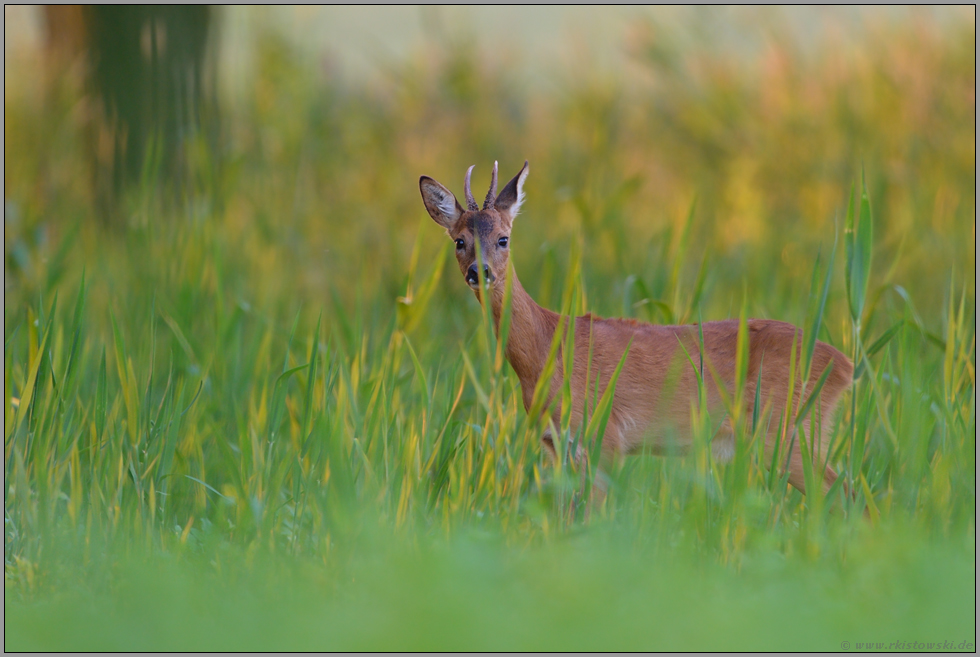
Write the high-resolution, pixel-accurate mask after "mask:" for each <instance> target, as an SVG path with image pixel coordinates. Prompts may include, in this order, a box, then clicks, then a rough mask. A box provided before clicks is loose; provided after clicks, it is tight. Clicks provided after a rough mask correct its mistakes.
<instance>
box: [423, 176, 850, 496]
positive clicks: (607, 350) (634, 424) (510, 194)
mask: <svg viewBox="0 0 980 657" xmlns="http://www.w3.org/2000/svg"><path fill="white" fill-rule="evenodd" d="M526 174H527V164H526V163H525V165H524V169H522V170H521V173H520V174H518V175H517V176H515V177H514V179H513V180H511V181H510V183H508V184H507V186H506V187H505V188H504V190H503V191H502V192H501V193H500V195H499V196H498V197H497V199H496V203H494V204H489V205H490V206H491V207H490V208H489V209H484V210H478V211H464V210H463V209H462V208H461V207H460V206H459V203H458V202H456V201H455V197H454V196H453V195H452V193H451V192H449V190H447V189H446V188H445V187H443V186H442V185H440V184H439V183H437V182H435V181H434V180H432V179H431V178H427V177H423V178H422V179H421V180H420V187H421V190H422V197H423V201H424V202H425V205H426V208H427V209H428V210H429V214H430V215H432V217H433V219H435V220H436V222H437V223H439V224H440V225H443V226H444V227H445V228H446V230H447V232H448V233H449V236H450V237H451V238H452V239H453V240H457V239H462V240H463V241H464V242H465V244H466V246H465V248H464V249H458V250H457V252H456V257H457V260H458V262H459V266H460V271H462V272H463V274H464V276H465V275H466V272H467V270H468V269H469V267H470V265H471V264H473V263H474V262H475V259H476V250H475V239H474V236H475V235H479V238H480V248H481V255H482V258H483V262H484V263H485V264H487V266H488V267H489V270H490V277H489V278H490V279H491V283H490V285H489V291H490V294H491V306H492V308H493V313H494V320H495V322H497V323H498V324H499V321H500V314H501V306H502V304H503V296H504V282H505V278H506V275H507V271H508V268H507V263H508V259H509V248H500V247H499V245H498V243H497V240H498V239H499V238H500V237H509V236H510V231H511V227H512V225H513V219H514V214H515V212H513V211H512V210H513V209H516V208H515V204H517V205H519V202H518V199H520V198H521V184H522V183H523V177H524V176H526ZM446 195H448V196H446ZM450 198H451V199H452V203H455V208H456V210H455V211H452V212H448V213H447V212H444V210H448V209H450V208H452V207H453V206H452V203H450V202H449V199H450ZM513 276H514V280H513V285H512V289H513V292H512V302H511V327H510V332H509V336H508V340H507V345H506V356H507V360H508V361H509V362H510V364H511V366H512V367H513V368H514V372H515V373H516V374H517V376H518V378H519V379H520V381H521V389H522V395H523V401H524V408H525V409H526V410H530V407H531V401H532V399H531V397H532V395H533V394H534V389H535V387H536V385H537V382H538V379H539V378H540V376H541V372H542V370H543V368H544V365H545V361H546V359H547V355H548V349H549V347H550V345H551V340H552V336H553V335H554V331H555V329H556V327H557V326H558V324H559V319H560V318H559V315H558V314H557V313H554V312H552V311H550V310H547V309H545V308H542V307H541V306H539V305H538V304H537V303H535V302H534V300H533V299H532V298H531V297H530V295H528V293H527V292H526V291H525V290H524V288H523V286H522V285H521V283H520V281H519V280H518V279H517V275H516V273H514V274H513ZM471 287H474V286H473V285H471ZM474 292H475V293H476V295H477V297H479V296H480V294H481V289H480V288H479V287H478V286H477V287H474ZM747 329H748V338H749V350H748V354H749V362H748V368H747V369H748V371H747V376H746V379H745V390H744V393H743V400H745V401H744V404H745V407H744V411H745V413H746V417H751V415H752V412H753V405H754V400H755V392H756V385H757V382H758V381H760V377H759V370H760V367H761V369H762V373H761V384H762V390H761V392H760V401H761V405H762V409H760V417H761V421H762V422H764V423H766V426H767V427H768V428H767V431H766V432H765V457H766V463H767V465H768V463H769V462H770V461H771V458H772V453H773V450H774V449H775V447H776V445H777V444H778V443H779V441H780V440H783V441H784V442H783V445H782V446H781V448H780V454H781V457H780V470H782V468H783V466H784V464H786V463H787V461H786V454H787V453H788V450H789V449H790V446H791V445H792V452H791V454H790V456H789V459H788V465H789V482H790V483H791V484H792V485H793V486H795V487H796V488H797V489H799V490H800V491H801V492H803V491H804V488H805V487H804V479H803V460H802V456H801V451H800V448H799V446H798V440H799V439H801V438H802V439H806V440H807V444H808V445H813V458H814V462H815V464H817V467H820V464H822V463H824V462H825V461H826V449H827V444H826V442H827V441H826V440H825V436H823V435H818V436H813V435H811V431H810V420H809V418H808V419H806V420H805V421H804V422H803V423H802V427H803V436H801V437H794V436H793V434H792V432H785V433H784V432H782V431H781V426H780V425H781V423H780V417H781V415H782V414H783V413H784V412H785V410H786V397H787V393H788V391H789V368H790V355H791V351H792V348H793V347H792V345H793V343H794V339H795V341H796V345H797V354H796V362H797V368H799V362H800V356H801V351H802V341H803V334H802V331H801V330H800V329H798V328H796V327H795V326H793V325H791V324H787V323H785V322H778V321H772V320H762V319H750V320H748V321H747ZM702 330H703V334H704V360H705V363H704V368H703V369H704V377H705V391H706V396H707V405H708V409H709V411H710V412H711V415H712V417H721V415H722V414H721V411H722V410H723V408H724V405H723V401H722V395H721V393H720V391H719V384H720V387H721V388H723V389H724V390H725V392H726V393H727V395H728V396H729V398H731V397H732V395H733V393H734V382H735V358H736V344H737V337H738V321H737V320H722V321H715V322H706V323H705V324H704V325H703V329H702ZM631 341H632V344H631V346H630V351H629V355H628V356H627V358H626V362H625V365H624V367H623V370H622V373H621V374H620V378H619V381H618V382H617V385H616V389H615V394H614V396H613V405H612V411H611V415H610V417H609V422H608V424H607V425H606V431H605V435H604V436H603V443H602V451H603V459H604V461H608V460H610V459H611V458H613V457H615V456H616V455H625V454H630V453H635V452H638V451H640V450H643V449H647V450H650V451H652V452H654V453H660V454H666V453H684V452H686V451H687V450H688V449H689V448H690V446H691V442H692V435H691V408H692V405H697V403H698V387H697V378H696V375H695V372H694V370H693V368H692V367H691V364H690V362H688V360H687V359H688V356H686V355H685V354H684V350H682V349H681V348H680V345H681V344H683V345H684V348H685V349H686V350H687V354H688V355H689V356H690V358H691V359H693V360H694V363H695V364H696V365H699V361H700V358H701V355H700V349H699V345H700V339H699V331H698V326H697V325H696V324H688V325H684V326H657V325H653V324H647V323H643V322H638V321H637V320H634V319H603V318H600V317H596V316H593V315H584V316H582V317H576V318H575V350H574V354H575V358H574V365H573V368H572V376H571V388H572V414H571V428H572V431H573V432H576V431H578V429H579V427H580V426H581V423H582V421H583V418H584V416H585V410H586V401H587V399H588V400H589V401H588V403H589V404H590V405H591V403H592V400H593V399H597V398H598V397H601V396H602V393H603V391H604V390H605V389H606V387H607V386H608V384H609V380H610V378H611V376H612V374H613V372H614V370H615V368H616V366H617V365H618V364H619V361H620V360H621V358H622V356H623V353H624V351H625V350H626V348H627V345H630V343H631ZM590 346H591V351H592V363H591V368H590V366H589V363H588V357H589V353H590ZM828 366H832V369H831V371H830V373H829V375H828V377H827V380H826V382H825V384H824V386H823V389H822V390H821V394H820V399H819V400H818V402H819V403H818V404H815V413H819V417H821V418H823V419H822V425H823V427H824V428H825V429H826V428H828V427H829V426H830V425H831V423H832V422H831V421H832V418H833V413H834V411H835V410H836V407H837V403H838V401H839V399H840V396H841V393H842V392H843V391H844V390H845V389H846V388H847V387H848V385H849V384H850V382H851V378H852V375H853V371H854V368H853V366H852V364H851V362H850V361H849V360H848V359H847V357H846V356H844V354H842V353H841V352H840V351H838V350H837V349H835V348H834V347H831V346H830V345H828V344H825V343H823V342H819V341H818V342H817V343H816V348H815V350H814V354H813V363H812V366H811V372H810V378H809V380H808V382H807V385H806V390H808V391H809V390H812V389H813V387H814V386H815V385H816V383H817V381H818V380H819V378H820V377H821V375H822V374H823V372H824V370H825V368H827V367H828ZM587 370H590V378H591V379H592V382H591V385H590V384H589V383H588V382H587V381H586V371H587ZM712 370H713V374H712ZM716 377H717V381H716ZM797 377H798V380H797V382H796V384H795V385H794V387H793V399H792V404H791V406H790V408H791V413H792V414H793V416H794V417H795V414H796V413H797V412H798V410H799V409H800V408H801V403H800V402H801V400H800V387H801V386H800V382H799V375H797ZM562 379H563V372H562V360H561V359H560V358H559V360H558V365H557V368H556V371H555V373H554V375H553V377H552V380H551V386H550V393H551V395H552V397H553V398H557V397H558V395H559V390H560V387H561V382H562ZM596 380H598V396H596ZM803 401H804V402H805V401H806V400H805V399H804V400H803ZM765 409H768V412H767V413H766V415H763V410H765ZM590 410H591V408H590ZM552 412H553V420H554V423H555V425H556V426H557V425H558V423H559V418H560V414H561V409H560V408H554V410H553V411H552ZM814 417H816V415H814ZM823 433H824V432H821V434H823ZM550 439H551V437H550V436H546V437H545V440H546V441H547V440H550ZM733 441H734V433H733V430H732V427H731V424H730V423H729V422H727V421H726V422H725V423H724V424H723V425H722V427H721V429H719V433H718V435H716V436H715V438H714V440H713V445H714V446H715V448H716V453H724V452H726V451H728V452H729V453H731V452H734V443H733ZM549 447H550V445H549ZM822 478H823V488H824V491H825V492H826V490H827V489H829V488H830V486H831V485H832V484H833V483H834V481H835V480H836V479H837V474H836V473H835V472H834V471H833V469H831V468H830V467H829V466H827V467H826V468H825V470H824V472H823V477H822Z"/></svg>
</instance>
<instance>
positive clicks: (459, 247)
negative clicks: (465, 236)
mask: <svg viewBox="0 0 980 657" xmlns="http://www.w3.org/2000/svg"><path fill="white" fill-rule="evenodd" d="M465 248H466V242H464V241H463V240H462V239H458V240H456V250H457V251H462V250H463V249H465Z"/></svg>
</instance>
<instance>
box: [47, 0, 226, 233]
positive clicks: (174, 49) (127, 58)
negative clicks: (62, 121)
mask: <svg viewBox="0 0 980 657" xmlns="http://www.w3.org/2000/svg"><path fill="white" fill-rule="evenodd" d="M44 14H45V18H46V23H47V27H48V50H49V53H51V54H52V55H53V56H54V57H53V58H57V59H62V60H64V58H65V57H68V58H71V59H75V58H77V57H83V58H84V59H85V64H86V65H85V71H86V74H85V76H86V83H85V84H86V88H87V90H88V93H90V94H91V96H92V97H93V99H94V100H95V101H96V103H95V105H96V106H97V108H98V109H97V111H96V112H95V117H94V119H93V120H94V122H95V123H96V125H94V126H92V135H91V138H90V139H89V140H88V141H89V144H90V150H91V153H90V154H91V161H92V165H93V185H94V188H95V189H94V197H95V199H96V203H97V205H98V207H99V210H100V214H102V216H103V217H104V218H105V219H106V220H108V221H119V220H120V210H122V209H123V208H121V207H120V201H121V200H122V199H124V198H125V196H126V195H127V194H129V193H131V192H136V193H139V194H141V195H142V199H143V200H146V198H147V196H150V197H153V198H154V199H155V200H157V201H159V202H161V203H163V204H164V205H173V204H175V203H180V202H182V201H186V200H188V199H189V198H191V197H194V196H196V195H198V194H199V193H202V192H211V191H213V184H209V183H213V176H214V173H215V171H214V167H215V166H216V157H215V155H216V153H217V148H216V145H217V132H218V122H217V115H216V111H215V93H214V89H215V83H216V80H215V73H216V70H215V66H214V65H213V59H214V58H213V57H211V58H209V57H208V56H207V53H208V50H207V44H208V38H209V34H210V31H211V29H212V23H213V21H212V10H211V8H210V7H207V6H193V5H180V6H160V5H96V6H88V5H85V6H78V5H67V6H64V5H63V6H51V5H49V6H46V7H45V12H44Z"/></svg>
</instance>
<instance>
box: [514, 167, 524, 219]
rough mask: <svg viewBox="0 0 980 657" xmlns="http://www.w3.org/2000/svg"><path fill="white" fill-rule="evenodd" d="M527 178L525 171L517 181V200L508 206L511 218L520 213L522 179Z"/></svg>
mask: <svg viewBox="0 0 980 657" xmlns="http://www.w3.org/2000/svg"><path fill="white" fill-rule="evenodd" d="M525 178H527V169H524V171H522V172H521V176H520V178H518V179H517V200H516V201H514V204H513V205H512V206H510V216H511V218H513V217H516V216H517V213H518V212H520V211H521V205H522V204H523V203H524V179H525Z"/></svg>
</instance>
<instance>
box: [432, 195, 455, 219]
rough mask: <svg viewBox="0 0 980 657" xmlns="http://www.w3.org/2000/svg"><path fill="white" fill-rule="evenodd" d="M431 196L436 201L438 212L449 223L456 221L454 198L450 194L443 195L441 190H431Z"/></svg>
mask: <svg viewBox="0 0 980 657" xmlns="http://www.w3.org/2000/svg"><path fill="white" fill-rule="evenodd" d="M433 195H434V196H436V198H437V199H438V201H437V203H436V206H437V207H438V208H439V212H441V213H442V214H443V216H444V217H446V219H449V220H450V221H455V220H456V198H455V197H453V196H452V195H451V194H450V195H447V194H443V193H442V190H440V189H436V190H433Z"/></svg>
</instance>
